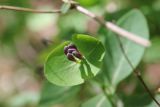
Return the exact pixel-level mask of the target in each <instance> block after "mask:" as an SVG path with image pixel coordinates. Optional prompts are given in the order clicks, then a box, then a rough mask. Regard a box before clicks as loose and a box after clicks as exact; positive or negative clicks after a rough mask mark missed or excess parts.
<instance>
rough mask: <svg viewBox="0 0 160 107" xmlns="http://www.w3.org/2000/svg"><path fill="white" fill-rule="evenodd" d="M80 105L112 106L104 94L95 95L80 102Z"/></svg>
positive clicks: (91, 106)
mask: <svg viewBox="0 0 160 107" xmlns="http://www.w3.org/2000/svg"><path fill="white" fill-rule="evenodd" d="M82 107H112V105H111V103H110V102H109V101H108V99H106V97H105V96H104V95H97V96H95V97H93V98H91V99H90V100H88V101H86V102H85V103H84V104H82Z"/></svg>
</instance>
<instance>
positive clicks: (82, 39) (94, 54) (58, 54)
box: [44, 34, 105, 86]
mask: <svg viewBox="0 0 160 107" xmlns="http://www.w3.org/2000/svg"><path fill="white" fill-rule="evenodd" d="M104 54H105V49H104V46H103V45H102V43H101V41H99V40H98V39H96V38H94V37H91V36H88V35H84V34H77V35H74V36H73V37H72V41H66V42H64V43H62V44H60V45H59V46H57V48H55V49H54V50H53V51H52V52H51V54H50V55H49V56H48V58H47V60H46V62H45V66H44V71H45V76H46V78H47V79H48V80H49V81H50V82H52V83H54V84H56V85H59V86H73V85H78V84H81V83H83V82H84V81H85V80H88V79H90V78H92V77H94V76H95V75H96V74H97V73H98V72H99V71H100V69H101V66H102V61H103V58H104Z"/></svg>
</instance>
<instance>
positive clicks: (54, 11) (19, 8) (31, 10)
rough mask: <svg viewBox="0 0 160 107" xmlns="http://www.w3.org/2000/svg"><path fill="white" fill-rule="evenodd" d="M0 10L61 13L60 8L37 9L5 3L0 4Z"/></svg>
mask: <svg viewBox="0 0 160 107" xmlns="http://www.w3.org/2000/svg"><path fill="white" fill-rule="evenodd" d="M0 10H14V11H23V12H32V13H61V11H60V10H37V9H30V8H23V7H15V6H6V5H0Z"/></svg>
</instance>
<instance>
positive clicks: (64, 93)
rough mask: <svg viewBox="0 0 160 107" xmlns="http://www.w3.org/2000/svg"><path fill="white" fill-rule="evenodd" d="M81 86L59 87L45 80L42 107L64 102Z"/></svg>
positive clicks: (41, 100) (40, 104)
mask: <svg viewBox="0 0 160 107" xmlns="http://www.w3.org/2000/svg"><path fill="white" fill-rule="evenodd" d="M79 89H80V87H77V86H76V87H59V86H56V85H53V84H51V83H49V82H47V81H45V83H44V86H43V89H42V94H41V98H40V103H39V106H40V107H48V106H51V105H52V106H53V105H55V104H60V103H64V102H66V101H68V100H71V99H73V97H74V96H75V95H76V94H77V93H78V92H79Z"/></svg>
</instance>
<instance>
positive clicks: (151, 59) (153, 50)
mask: <svg viewBox="0 0 160 107" xmlns="http://www.w3.org/2000/svg"><path fill="white" fill-rule="evenodd" d="M159 41H160V38H153V39H152V40H151V42H152V46H151V47H149V48H148V49H147V51H146V53H145V55H144V61H145V62H147V63H158V62H160V54H159V52H160V42H159Z"/></svg>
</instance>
